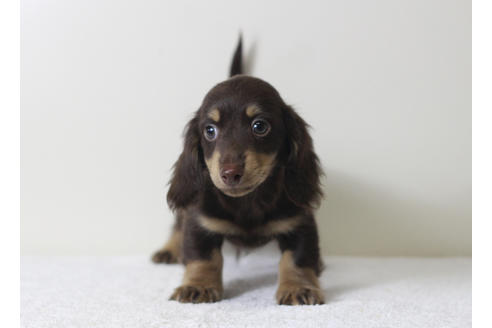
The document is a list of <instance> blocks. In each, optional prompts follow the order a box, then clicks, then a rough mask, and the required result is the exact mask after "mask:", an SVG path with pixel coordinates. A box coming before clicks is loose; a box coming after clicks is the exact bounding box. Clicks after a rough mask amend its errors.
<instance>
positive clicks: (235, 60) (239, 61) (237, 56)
mask: <svg viewBox="0 0 492 328" xmlns="http://www.w3.org/2000/svg"><path fill="white" fill-rule="evenodd" d="M242 52H243V37H242V35H241V34H239V41H238V43H237V47H236V51H235V52H234V56H233V57H232V63H231V69H230V71H229V77H232V76H234V75H238V74H243V54H242Z"/></svg>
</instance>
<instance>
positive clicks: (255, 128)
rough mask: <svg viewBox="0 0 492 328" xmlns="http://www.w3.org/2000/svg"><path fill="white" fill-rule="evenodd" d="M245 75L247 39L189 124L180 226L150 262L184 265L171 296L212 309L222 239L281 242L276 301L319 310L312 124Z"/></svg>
mask: <svg viewBox="0 0 492 328" xmlns="http://www.w3.org/2000/svg"><path fill="white" fill-rule="evenodd" d="M241 73H242V71H241V41H240V42H239V45H238V47H237V50H236V53H235V55H234V59H233V64H232V67H231V76H232V77H231V78H229V79H228V80H226V81H224V82H222V83H219V84H218V85H216V86H215V87H213V88H212V90H210V91H209V92H208V94H207V95H206V96H205V99H204V100H203V103H202V105H201V106H200V108H199V109H198V111H197V112H196V113H195V116H194V117H193V119H192V120H191V121H190V122H189V123H188V125H187V127H186V133H185V142H184V149H183V152H182V154H181V156H180V157H179V159H178V161H177V162H176V164H175V166H174V173H173V177H172V179H171V182H170V188H169V192H168V194H167V200H168V203H169V206H170V207H171V209H172V210H173V211H174V212H175V214H176V223H175V226H174V229H173V233H172V235H171V237H170V239H169V240H168V242H167V243H166V244H165V245H164V247H163V248H162V249H161V250H159V251H158V252H157V253H155V254H154V256H153V261H154V262H156V263H176V262H182V263H184V265H185V266H186V272H185V275H184V279H183V284H182V285H181V286H180V287H178V288H176V290H175V291H174V293H173V295H172V296H171V299H173V300H177V301H179V302H185V303H187V302H192V303H202V302H215V301H219V300H220V299H221V298H222V295H223V287H222V265H223V259H222V254H221V246H222V243H223V241H224V239H226V240H229V241H230V242H232V243H234V244H236V245H239V246H241V247H256V246H260V245H263V244H265V243H267V242H268V241H270V240H273V239H275V240H276V241H277V242H278V245H279V247H280V249H281V251H282V258H281V260H280V265H279V286H278V290H277V293H276V299H277V302H278V303H279V304H291V305H293V304H322V303H323V293H322V290H321V288H320V285H319V282H318V276H319V274H320V272H321V268H322V264H321V259H320V253H319V247H318V233H317V228H316V223H315V220H314V216H313V209H314V208H315V207H316V206H317V205H318V202H319V200H320V197H321V189H320V182H319V176H320V167H319V163H318V157H317V156H316V154H315V153H314V151H313V144H312V140H311V137H310V136H309V133H308V130H307V124H306V123H305V122H304V120H303V119H302V118H301V117H299V115H298V114H297V113H296V112H295V111H294V110H293V109H292V108H291V107H290V106H288V105H287V104H285V103H284V101H283V100H282V98H281V97H280V95H279V93H278V92H277V91H276V90H275V89H274V88H273V87H272V86H271V85H270V84H268V83H267V82H265V81H262V80H260V79H257V78H253V77H250V76H245V75H241Z"/></svg>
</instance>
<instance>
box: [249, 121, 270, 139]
mask: <svg viewBox="0 0 492 328" xmlns="http://www.w3.org/2000/svg"><path fill="white" fill-rule="evenodd" d="M251 129H252V130H253V133H254V134H255V135H257V136H259V137H264V136H266V135H267V134H268V132H270V124H268V122H267V121H265V120H262V119H257V120H254V121H253V123H251Z"/></svg>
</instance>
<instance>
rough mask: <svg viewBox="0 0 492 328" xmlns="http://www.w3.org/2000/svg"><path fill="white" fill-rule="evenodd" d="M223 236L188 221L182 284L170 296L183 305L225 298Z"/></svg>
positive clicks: (185, 230)
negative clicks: (223, 286) (223, 294)
mask: <svg viewBox="0 0 492 328" xmlns="http://www.w3.org/2000/svg"><path fill="white" fill-rule="evenodd" d="M222 240H223V238H222V236H219V235H215V234H211V233H210V232H209V231H206V230H204V229H203V228H201V227H200V226H198V225H197V224H196V222H195V219H194V218H192V219H190V220H187V221H186V223H185V229H184V239H183V262H184V264H185V274H184V277H183V284H182V285H181V286H180V287H178V288H176V289H175V291H174V293H173V294H172V295H171V298H170V299H172V300H176V301H179V302H182V303H210V302H217V301H220V300H221V299H222V293H223V288H222V265H223V258H222V253H221V251H220V247H221V246H222Z"/></svg>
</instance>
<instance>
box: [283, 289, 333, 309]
mask: <svg viewBox="0 0 492 328" xmlns="http://www.w3.org/2000/svg"><path fill="white" fill-rule="evenodd" d="M276 298H277V303H278V304H280V305H315V304H324V303H325V301H324V297H323V292H322V291H321V290H319V289H318V288H316V287H313V288H308V287H301V286H299V287H296V286H288V287H282V286H280V287H279V289H278V290H277V294H276Z"/></svg>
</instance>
